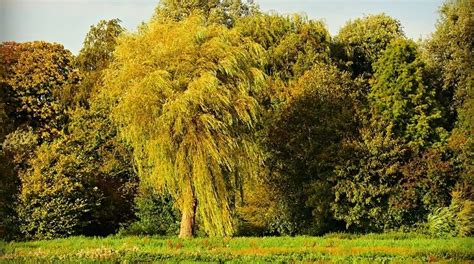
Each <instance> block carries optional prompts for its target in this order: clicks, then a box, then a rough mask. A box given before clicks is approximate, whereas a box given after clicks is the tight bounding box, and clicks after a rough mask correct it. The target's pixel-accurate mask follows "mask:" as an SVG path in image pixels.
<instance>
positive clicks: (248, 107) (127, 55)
mask: <svg viewBox="0 0 474 264" xmlns="http://www.w3.org/2000/svg"><path fill="white" fill-rule="evenodd" d="M206 24H207V23H206V22H205V19H204V18H203V17H201V16H199V15H192V16H190V17H189V18H187V19H184V20H182V21H180V22H176V21H172V20H168V19H165V18H155V19H153V20H152V21H151V22H150V23H148V24H147V25H145V26H144V27H142V28H141V29H140V30H139V31H138V32H137V33H135V34H128V35H124V36H122V37H121V38H119V41H118V43H119V44H118V46H117V49H116V52H115V60H114V62H113V63H112V65H111V67H110V69H109V70H108V72H107V73H106V76H105V83H106V87H105V89H104V91H103V95H104V96H107V97H108V98H109V99H111V100H112V101H113V102H114V103H115V105H114V107H113V111H112V119H113V120H114V121H115V122H116V123H117V125H118V126H119V130H120V132H121V135H122V136H123V137H124V139H125V140H127V141H128V142H129V143H130V145H131V146H132V147H133V149H134V158H135V160H136V163H137V167H138V169H137V170H138V174H139V176H140V177H141V179H142V181H148V182H150V183H152V184H153V185H154V186H155V187H157V188H158V189H159V190H163V191H166V192H169V193H170V194H171V195H172V196H173V198H174V199H175V201H177V205H178V206H179V209H180V211H181V213H182V219H181V226H180V237H190V236H193V233H194V228H195V219H196V216H198V217H199V219H200V223H202V227H203V228H204V230H205V231H206V232H207V233H208V234H209V235H211V236H228V235H232V234H233V232H234V231H235V223H234V220H233V219H234V217H233V211H234V210H233V209H234V206H235V205H236V203H237V201H238V200H237V199H238V198H239V197H241V196H240V195H241V194H240V191H239V190H241V183H242V181H243V179H244V178H245V177H249V176H251V175H252V172H253V171H255V168H254V166H257V165H258V162H256V160H257V159H258V156H259V154H258V148H257V146H256V144H255V143H254V140H253V130H254V128H255V124H256V122H257V120H258V103H257V101H256V100H255V99H254V95H255V94H256V93H258V91H259V89H261V88H262V86H263V85H264V74H263V73H262V72H261V71H259V70H258V68H260V67H261V64H262V61H260V60H261V59H260V58H262V57H263V56H262V50H261V47H260V46H259V45H257V44H255V43H254V42H252V41H251V40H249V39H247V38H244V37H242V36H241V35H240V33H239V32H238V31H236V30H231V29H228V28H226V27H225V26H223V25H217V24H210V25H209V24H207V25H206Z"/></svg>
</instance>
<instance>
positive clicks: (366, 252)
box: [0, 233, 474, 263]
mask: <svg viewBox="0 0 474 264" xmlns="http://www.w3.org/2000/svg"><path fill="white" fill-rule="evenodd" d="M0 248H1V251H0V262H3V263H13V262H15V263H16V262H30V263H35V262H69V263H75V262H77V263H79V262H80V263H88V262H94V261H96V262H105V263H106V262H109V263H116V262H154V261H158V262H182V261H198V262H199V261H202V262H231V263H232V262H233V263H247V262H252V263H267V262H272V263H284V262H293V261H298V262H299V261H303V262H306V261H309V262H314V261H321V262H329V261H330V262H339V261H343V262H346V261H350V262H358V263H364V262H367V263H372V262H387V261H395V262H415V263H417V262H418V263H423V262H427V261H453V262H471V261H474V252H473V248H474V238H430V237H427V236H423V235H416V234H403V233H393V234H368V235H362V236H357V235H349V234H329V235H326V236H324V237H262V238H256V237H237V238H196V239H187V240H183V239H178V238H163V237H148V236H141V237H139V236H127V237H118V236H113V237H108V238H86V237H71V238H67V239H58V240H50V241H32V242H12V243H5V242H3V243H1V244H0Z"/></svg>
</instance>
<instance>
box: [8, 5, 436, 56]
mask: <svg viewBox="0 0 474 264" xmlns="http://www.w3.org/2000/svg"><path fill="white" fill-rule="evenodd" d="M255 2H256V3H258V4H259V5H260V7H261V9H262V10H263V11H276V12H278V13H281V14H291V13H305V14H306V15H307V16H308V17H309V18H311V19H322V20H324V21H325V22H326V24H327V26H328V29H329V31H330V32H331V34H332V35H335V34H337V32H338V30H339V29H340V28H341V27H342V26H343V25H344V24H345V23H346V22H347V20H349V19H354V18H357V17H362V16H364V15H368V14H376V13H381V12H384V13H386V14H388V15H390V16H392V17H394V18H396V19H398V20H399V21H400V22H401V23H402V25H403V28H404V31H405V33H406V35H407V36H408V37H410V38H414V39H418V38H426V37H428V36H429V34H430V33H431V32H433V31H434V29H435V24H436V20H437V18H438V14H437V10H438V8H439V6H440V5H441V3H442V0H255ZM157 3H158V0H0V42H3V41H17V42H24V41H33V40H44V41H49V42H57V43H61V44H63V45H64V46H65V47H66V48H67V49H69V50H71V51H72V52H73V53H75V54H77V52H78V51H79V50H80V49H81V47H82V42H83V41H84V37H85V35H86V34H87V32H88V31H89V28H90V26H91V25H93V24H96V23H97V22H98V21H100V20H101V19H113V18H119V19H120V20H122V26H124V27H125V28H127V29H128V30H131V31H135V30H136V28H137V26H138V25H139V24H140V23H142V22H146V21H148V19H149V18H150V17H151V15H152V14H153V12H154V9H155V7H156V5H157Z"/></svg>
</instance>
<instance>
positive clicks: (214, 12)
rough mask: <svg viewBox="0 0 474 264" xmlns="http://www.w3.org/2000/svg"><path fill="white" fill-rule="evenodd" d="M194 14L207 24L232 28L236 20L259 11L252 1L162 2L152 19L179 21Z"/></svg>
mask: <svg viewBox="0 0 474 264" xmlns="http://www.w3.org/2000/svg"><path fill="white" fill-rule="evenodd" d="M196 12H198V13H200V14H201V15H203V16H204V17H205V18H206V20H208V21H209V22H212V23H219V24H223V25H226V26H228V27H232V26H233V25H234V23H235V21H236V20H237V19H239V18H241V17H245V16H249V15H251V14H255V13H258V12H259V11H258V7H257V5H255V4H254V2H253V0H248V1H242V0H162V1H161V2H160V4H159V5H158V7H157V8H156V10H155V15H154V18H155V19H161V18H168V19H172V20H175V21H180V20H182V19H185V18H186V17H188V16H189V15H191V14H192V13H196Z"/></svg>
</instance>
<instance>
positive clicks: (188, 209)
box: [179, 181, 197, 238]
mask: <svg viewBox="0 0 474 264" xmlns="http://www.w3.org/2000/svg"><path fill="white" fill-rule="evenodd" d="M186 189H187V190H186V193H185V195H183V201H182V202H183V204H182V206H181V208H182V209H181V225H180V228H179V237H180V238H190V237H194V226H195V221H196V205H197V201H196V198H195V197H194V190H193V188H192V186H191V181H189V184H188V186H187V188H186Z"/></svg>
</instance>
